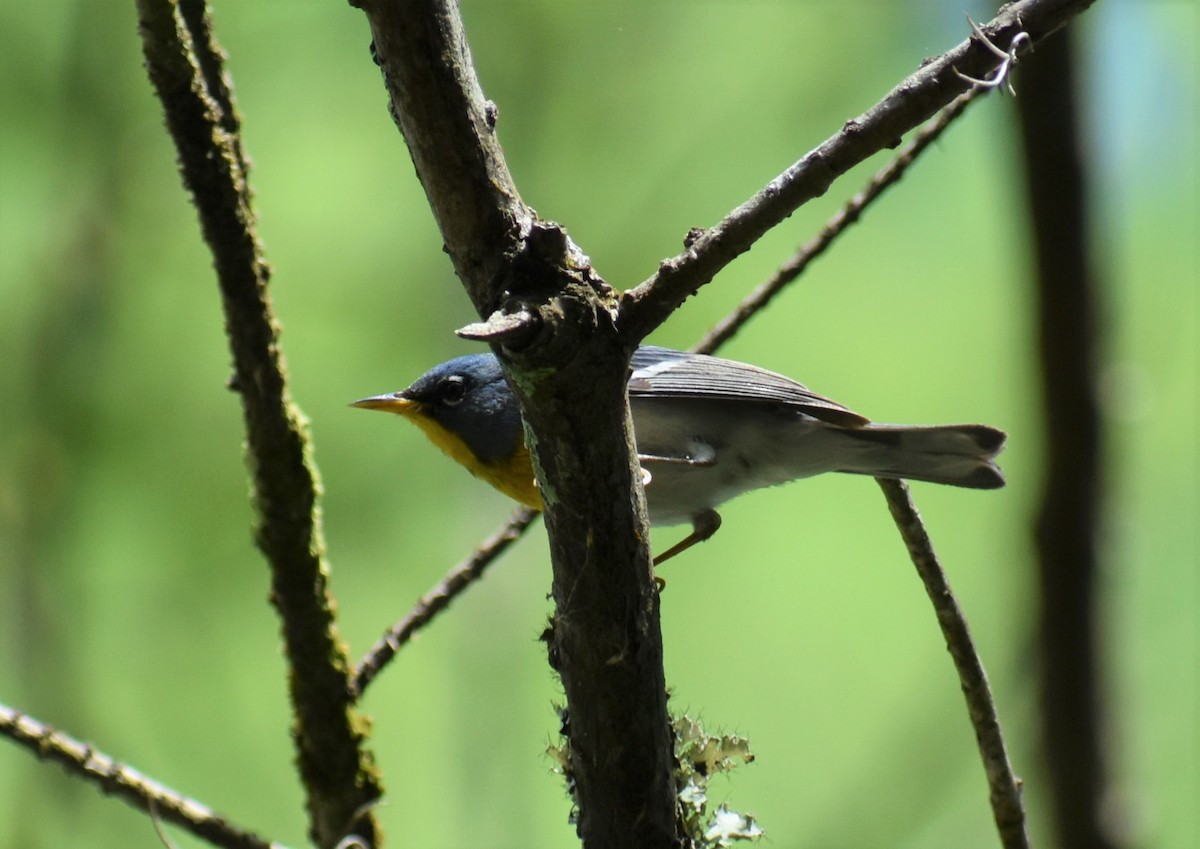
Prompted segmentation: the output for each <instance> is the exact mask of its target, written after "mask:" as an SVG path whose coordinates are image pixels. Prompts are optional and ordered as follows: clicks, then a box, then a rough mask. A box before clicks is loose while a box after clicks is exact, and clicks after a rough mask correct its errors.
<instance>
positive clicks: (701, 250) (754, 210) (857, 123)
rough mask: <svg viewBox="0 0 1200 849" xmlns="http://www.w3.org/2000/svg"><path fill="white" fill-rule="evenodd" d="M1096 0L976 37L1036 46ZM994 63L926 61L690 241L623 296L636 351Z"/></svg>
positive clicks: (1067, 3) (968, 47) (969, 47)
mask: <svg viewBox="0 0 1200 849" xmlns="http://www.w3.org/2000/svg"><path fill="white" fill-rule="evenodd" d="M1092 2H1094V0H1021V2H1017V3H1011V4H1009V5H1007V6H1005V7H1004V8H1003V10H1002V11H1001V13H1000V14H999V15H997V16H996V18H995V19H994V20H993V21H992V22H991V23H989V24H987V25H986V26H984V27H982V28H981V29H982V31H983V32H984V33H985V34H986V35H987V36H988V37H989V38H990V39H991V40H992V41H993V42H994V43H996V44H999V45H1002V46H1007V45H1008V44H1009V43H1010V42H1012V40H1013V38H1014V37H1016V35H1017V33H1019V32H1025V33H1026V34H1027V35H1028V36H1029V39H1030V43H1036V42H1038V41H1041V40H1042V39H1043V38H1045V37H1046V36H1048V35H1050V34H1051V33H1052V32H1054V31H1055V30H1057V29H1058V28H1059V27H1061V26H1062V25H1063V24H1065V23H1066V22H1067V21H1068V20H1069V19H1070V18H1071V17H1073V16H1074V15H1076V14H1078V13H1079V12H1081V11H1083V10H1084V9H1086V8H1087V7H1088V6H1090V5H1091V4H1092ZM997 63H998V60H997V57H996V56H995V55H994V53H993V52H992V50H991V49H989V48H988V47H986V46H985V45H984V44H983V43H982V42H981V41H979V40H976V39H971V40H968V41H964V42H963V43H962V44H960V45H958V46H957V47H955V48H954V49H953V50H951V51H949V52H948V53H944V54H942V55H941V56H939V57H938V58H936V59H933V60H931V61H928V62H926V63H925V64H924V65H923V66H922V67H921V69H920V70H918V71H917V72H916V73H914V74H912V75H911V76H909V77H908V78H907V79H905V80H903V81H902V82H901V83H900V84H899V85H897V86H896V87H895V88H893V89H892V90H891V91H890V92H889V93H888V94H887V95H886V96H885V97H884V98H883V99H882V100H881V101H879V103H877V104H876V105H875V106H873V107H871V108H870V109H869V110H867V111H866V112H864V113H863V114H862V115H860V116H858V117H857V118H853V119H851V120H849V121H847V122H846V124H845V126H843V127H842V129H841V131H839V132H838V133H837V134H836V135H834V136H833V137H831V138H830V139H828V140H827V141H825V142H824V143H823V144H821V145H820V146H819V147H817V148H816V149H814V150H812V151H811V152H809V153H808V154H806V155H805V156H804V158H803V159H801V160H800V161H799V162H797V163H795V164H794V165H792V166H791V167H790V168H788V169H787V170H786V171H784V172H783V173H782V174H780V175H779V176H778V177H776V178H775V179H774V180H772V181H771V182H770V183H768V184H767V185H766V186H764V187H763V188H762V189H761V190H760V191H759V192H758V193H757V194H756V195H755V196H754V197H752V198H750V199H749V200H748V201H746V202H745V203H744V204H742V205H741V206H739V207H738V208H737V209H735V210H733V211H732V212H731V213H729V215H727V216H726V217H725V218H724V219H723V220H722V221H721V222H719V223H718V224H716V225H715V226H713V227H712V228H710V229H708V230H706V231H703V232H702V233H700V234H699V235H698V236H697V237H696V238H694V239H692V240H690V241H689V243H688V245H687V249H686V250H685V251H684V252H683V253H682V254H679V255H678V256H675V257H672V258H671V259H667V260H664V261H663V262H662V263H661V264H660V265H659V268H658V271H657V272H656V273H655V274H654V275H653V276H652V277H650V278H649V279H648V280H646V281H645V282H644V283H641V284H640V285H638V286H636V287H635V288H633V289H630V290H629V291H627V292H626V293H625V294H624V295H623V297H622V303H621V318H620V325H621V330H622V333H623V334H624V335H625V338H626V341H627V342H629V343H632V344H636V343H638V342H640V341H641V340H642V339H644V338H645V337H646V336H647V335H649V334H650V332H651V331H653V330H654V329H655V328H656V327H658V326H659V325H660V324H662V323H663V321H665V320H666V318H667V316H669V315H670V314H671V313H672V312H673V311H674V310H675V309H676V308H677V307H678V306H679V305H680V304H682V303H683V302H684V300H686V299H687V298H688V297H689V296H690V295H692V294H694V293H695V292H696V290H698V289H699V288H700V287H701V286H703V285H705V284H706V283H708V282H709V281H710V280H712V279H713V277H715V276H716V275H717V273H718V272H720V271H721V269H723V268H724V267H725V266H726V265H728V264H729V263H730V262H732V261H733V260H734V259H735V258H736V257H737V256H739V255H740V254H742V253H745V252H746V251H748V250H750V248H751V247H752V246H753V245H754V243H755V242H756V241H757V240H758V239H759V238H761V237H762V236H763V235H764V234H765V233H767V232H768V231H769V230H770V229H771V228H772V227H774V226H775V225H777V224H779V223H780V222H781V221H783V220H784V219H786V218H787V217H788V216H789V215H791V214H792V213H793V212H795V211H796V210H797V209H798V208H799V207H800V206H801V205H803V204H804V203H806V202H807V201H809V200H812V199H813V198H816V197H820V196H821V195H823V194H825V192H826V191H827V190H828V189H829V187H830V186H831V185H832V184H833V182H834V180H836V179H837V178H838V177H839V176H841V175H842V174H844V173H846V172H847V171H849V170H850V169H851V168H853V167H854V166H855V165H858V164H859V163H861V162H863V161H864V160H865V159H867V157H869V156H871V155H873V154H875V153H877V152H879V151H881V150H883V149H884V148H891V147H895V146H896V145H897V144H899V143H900V138H901V137H902V136H903V135H904V134H905V133H907V132H909V131H910V130H912V129H913V128H914V127H916V126H918V125H919V124H921V123H922V122H923V121H925V120H927V119H928V118H929V117H930V116H932V115H933V114H934V113H935V112H937V111H938V110H939V109H941V108H943V107H944V106H946V105H947V104H948V103H950V101H951V100H953V99H954V98H955V97H957V96H958V95H959V94H961V93H962V92H963V91H964V89H966V88H967V87H968V86H969V85H970V83H969V82H967V81H966V80H964V79H962V78H961V77H959V76H958V75H956V74H954V73H953V72H952V71H953V70H955V69H956V70H958V71H960V72H962V73H966V74H969V75H972V76H976V77H985V76H987V73H988V72H989V71H991V70H992V69H993V68H994V67H995V66H996V65H997Z"/></svg>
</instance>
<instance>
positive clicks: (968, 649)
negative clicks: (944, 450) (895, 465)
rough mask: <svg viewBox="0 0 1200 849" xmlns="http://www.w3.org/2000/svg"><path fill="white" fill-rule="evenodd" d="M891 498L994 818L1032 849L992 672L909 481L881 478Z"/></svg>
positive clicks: (1009, 839)
mask: <svg viewBox="0 0 1200 849" xmlns="http://www.w3.org/2000/svg"><path fill="white" fill-rule="evenodd" d="M877 483H878V484H879V486H880V488H881V489H882V490H883V494H884V496H885V497H886V498H887V502H888V509H889V510H890V511H891V513H892V518H893V519H895V521H896V527H897V529H899V531H900V536H901V537H902V538H903V539H904V544H905V546H907V548H908V553H909V556H910V557H911V558H912V562H913V565H914V566H916V567H917V574H918V575H920V577H921V582H922V583H923V584H924V585H925V592H926V593H927V594H928V595H929V600H930V601H931V602H933V609H934V611H935V612H936V613H937V620H938V625H939V626H940V627H941V629H942V636H943V637H945V639H946V648H947V650H948V651H949V652H950V657H951V658H953V660H954V668H955V669H956V670H957V671H958V678H959V681H960V682H961V684H962V690H963V697H964V698H965V699H966V700H967V712H968V713H969V714H970V717H971V725H972V727H974V729H975V736H976V742H977V743H978V745H979V754H980V756H981V757H982V758H983V768H984V772H985V773H986V774H987V782H988V788H989V790H990V793H989V799H990V800H991V803H992V815H993V817H994V818H995V820H996V828H997V829H998V831H999V833H1000V842H1001V844H1002V845H1003V846H1004V849H1028V847H1029V837H1028V835H1027V834H1026V832H1025V809H1024V807H1023V805H1022V803H1021V781H1020V779H1018V778H1017V777H1016V776H1015V775H1013V770H1012V764H1011V763H1009V759H1008V751H1007V749H1006V748H1005V746H1004V735H1003V733H1002V732H1001V730H1000V718H999V716H997V714H996V702H995V700H994V699H993V698H992V690H991V687H990V686H989V685H988V680H987V673H986V672H984V669H983V663H982V661H981V660H980V659H979V654H978V653H977V652H976V651H975V645H974V642H973V641H972V640H971V631H970V629H969V628H968V627H967V620H966V617H965V616H963V612H962V609H961V608H960V607H959V606H958V601H957V600H956V599H955V597H954V594H953V593H952V592H951V590H950V583H949V581H948V580H947V579H946V573H945V572H944V571H942V566H941V563H939V562H938V557H937V554H936V553H935V552H934V550H933V543H932V542H930V540H929V534H928V532H926V530H925V525H924V524H923V523H922V521H921V515H920V514H919V513H918V512H917V505H916V504H915V503H914V502H913V500H912V495H911V493H910V492H909V490H908V484H906V483H904V481H897V480H885V479H882V478H880V479H877Z"/></svg>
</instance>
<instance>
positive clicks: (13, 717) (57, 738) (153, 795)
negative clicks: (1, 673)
mask: <svg viewBox="0 0 1200 849" xmlns="http://www.w3.org/2000/svg"><path fill="white" fill-rule="evenodd" d="M0 735H3V736H5V737H8V738H9V739H10V740H13V741H14V742H15V743H17V745H19V746H22V747H24V748H25V749H28V750H29V751H31V752H33V753H34V754H35V755H37V756H38V757H39V758H41V759H42V760H48V761H54V762H56V763H59V764H61V765H62V766H63V767H65V768H66V769H67V771H68V772H70V773H73V774H74V775H78V776H80V777H82V778H83V779H84V780H86V781H89V782H91V783H93V784H95V785H96V786H97V787H99V788H100V789H101V790H103V791H104V792H105V793H108V794H110V795H113V796H116V797H117V798H119V799H121V800H122V801H125V802H128V803H129V804H130V805H132V806H133V807H135V808H140V809H141V810H144V811H147V812H148V813H150V814H151V815H157V816H160V817H162V818H163V819H165V820H166V821H168V822H171V823H174V824H175V825H178V826H180V827H181V828H184V829H186V830H188V831H190V832H191V833H192V834H194V835H196V836H197V837H199V838H201V839H203V840H207V841H208V842H209V843H212V844H213V845H214V846H223V847H225V849H283V847H281V846H280V845H279V844H278V843H273V842H271V841H269V840H265V839H263V838H261V837H259V836H258V835H256V834H254V833H252V832H249V831H245V830H244V829H241V828H238V827H237V826H235V825H233V824H231V823H230V822H229V821H228V820H226V819H225V818H223V817H221V816H219V815H218V814H215V813H213V812H212V811H210V810H209V809H208V808H206V807H204V806H203V805H201V804H200V803H199V802H196V801H193V800H192V799H189V798H187V797H186V796H181V795H180V794H179V793H176V792H175V791H174V790H171V789H169V788H167V787H164V786H163V785H161V784H159V783H158V782H157V781H154V780H153V779H150V778H147V777H146V776H144V775H142V774H141V773H139V772H138V771H137V770H135V769H132V768H131V767H128V766H125V765H124V764H120V763H117V762H116V761H114V760H113V759H112V758H111V757H109V756H108V755H106V754H104V753H103V752H98V751H96V749H94V748H93V747H92V746H89V745H88V744H87V743H81V742H80V741H78V740H75V739H74V738H71V737H68V736H67V735H66V734H62V733H61V732H58V731H55V730H54V729H53V728H51V727H50V726H48V725H44V724H42V723H41V722H38V721H37V720H36V719H34V718H33V717H31V716H28V715H26V714H23V713H21V712H20V711H16V710H13V709H12V708H10V707H8V706H7V705H3V704H0Z"/></svg>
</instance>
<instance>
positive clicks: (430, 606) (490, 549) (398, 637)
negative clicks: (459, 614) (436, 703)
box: [353, 507, 538, 699]
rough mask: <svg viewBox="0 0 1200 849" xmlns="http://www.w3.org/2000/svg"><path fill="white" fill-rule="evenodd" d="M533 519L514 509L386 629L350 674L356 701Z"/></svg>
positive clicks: (529, 513)
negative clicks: (397, 655)
mask: <svg viewBox="0 0 1200 849" xmlns="http://www.w3.org/2000/svg"><path fill="white" fill-rule="evenodd" d="M537 515H538V514H537V512H536V511H534V510H530V509H529V508H528V507H520V508H518V509H517V510H516V511H515V512H514V513H513V514H512V516H510V517H509V519H508V521H507V522H505V523H504V524H503V525H502V526H501V527H500V529H499V530H497V531H496V532H495V533H494V534H492V535H491V536H490V537H488V538H487V539H485V540H484V541H483V542H481V543H480V544H479V545H478V546H477V547H476V549H475V551H473V552H472V553H471V556H470V557H468V558H467V559H466V560H464V561H463V562H462V563H459V564H458V565H457V566H455V567H454V568H453V569H452V570H450V572H449V573H447V574H446V577H444V578H442V580H441V582H440V583H439V584H438V585H437V586H436V587H434V588H433V589H432V590H431V591H430V592H428V593H426V594H425V596H424V597H423V598H422V599H421V600H420V601H419V602H417V605H416V607H414V608H413V609H412V610H411V611H409V614H408V615H407V616H405V617H404V618H403V619H401V620H400V621H399V622H397V623H396V624H395V625H393V626H392V627H391V628H389V629H388V631H387V633H385V634H384V635H383V637H382V638H380V640H379V642H377V643H376V644H375V645H373V646H372V647H371V650H370V651H368V652H367V655H366V657H364V658H363V659H362V660H361V661H360V662H359V664H358V666H357V667H356V668H355V670H354V678H353V687H354V697H355V698H356V699H358V698H362V694H363V692H364V691H365V690H366V689H367V686H368V685H370V683H371V682H372V681H374V680H375V677H376V676H377V675H378V674H379V673H380V672H382V671H383V668H384V667H385V666H387V665H388V663H390V662H391V661H392V659H393V658H394V657H395V656H396V652H398V651H399V650H400V649H401V648H402V647H403V646H404V645H405V644H406V643H407V642H408V641H409V640H411V639H412V638H413V636H415V635H416V633H417V631H419V630H421V629H422V628H424V627H425V626H426V625H428V624H429V623H430V622H431V621H433V618H434V617H435V616H437V615H438V614H439V613H441V612H442V611H444V610H446V609H447V608H449V607H450V602H452V601H454V599H456V598H457V597H458V596H459V595H461V594H462V593H463V592H464V591H465V590H466V589H467V587H469V586H471V584H473V583H475V582H476V581H478V580H479V579H480V578H482V577H483V572H484V570H485V569H487V567H488V566H490V565H491V564H492V562H493V561H494V560H495V559H496V558H497V557H499V556H500V555H501V554H503V553H504V552H505V551H507V550H508V547H509V546H510V545H512V544H513V543H514V542H516V541H517V540H518V539H520V537H521V535H522V534H523V533H525V529H526V528H528V527H529V526H530V524H532V523H533V520H534V519H535V518H536V517H537Z"/></svg>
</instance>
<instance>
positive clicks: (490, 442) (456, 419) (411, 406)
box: [350, 354, 541, 507]
mask: <svg viewBox="0 0 1200 849" xmlns="http://www.w3.org/2000/svg"><path fill="white" fill-rule="evenodd" d="M350 406H352V407H360V408H362V409H365V410H383V411H385V412H389V413H395V414H396V415H400V416H403V417H404V418H406V419H408V420H409V421H411V422H412V423H413V424H415V425H417V427H419V428H421V430H422V431H424V432H425V435H426V436H428V437H429V439H430V441H432V442H433V443H434V444H435V445H436V446H437V447H438V448H440V449H442V451H444V452H445V453H446V454H447V455H449V456H450V457H451V458H452V459H453V460H455V461H456V462H458V463H459V464H460V465H462V466H464V467H466V469H467V470H468V471H470V472H471V474H473V475H476V476H477V477H480V478H483V479H484V480H486V481H488V482H489V483H491V484H492V485H493V486H495V487H496V488H497V489H499V490H500V491H501V492H504V493H505V494H506V495H509V496H511V497H513V498H516V499H517V500H518V501H522V502H524V503H525V504H529V505H530V506H533V507H540V506H541V498H540V497H539V496H538V494H537V490H536V488H535V487H534V484H533V472H532V467H531V466H530V465H529V452H528V451H527V450H526V448H525V437H524V431H523V430H522V427H521V413H520V410H519V409H518V407H517V399H516V398H515V397H514V396H513V394H512V390H511V389H510V388H509V386H508V382H507V381H506V380H505V379H504V373H503V372H502V371H501V370H500V363H499V362H498V361H497V360H496V358H495V357H494V356H493V355H491V354H472V355H469V356H465V357H457V358H455V359H453V360H448V361H447V362H444V363H442V364H441V365H438V366H434V367H433V368H432V369H430V370H429V371H427V372H426V373H425V374H423V375H421V376H420V377H419V378H417V379H416V381H414V382H413V384H412V385H411V386H409V387H408V388H407V389H401V390H400V391H399V392H391V393H388V394H385V395H374V396H372V397H370V398H363V399H361V400H359V401H355V402H354V403H352V404H351V405H350Z"/></svg>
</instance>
